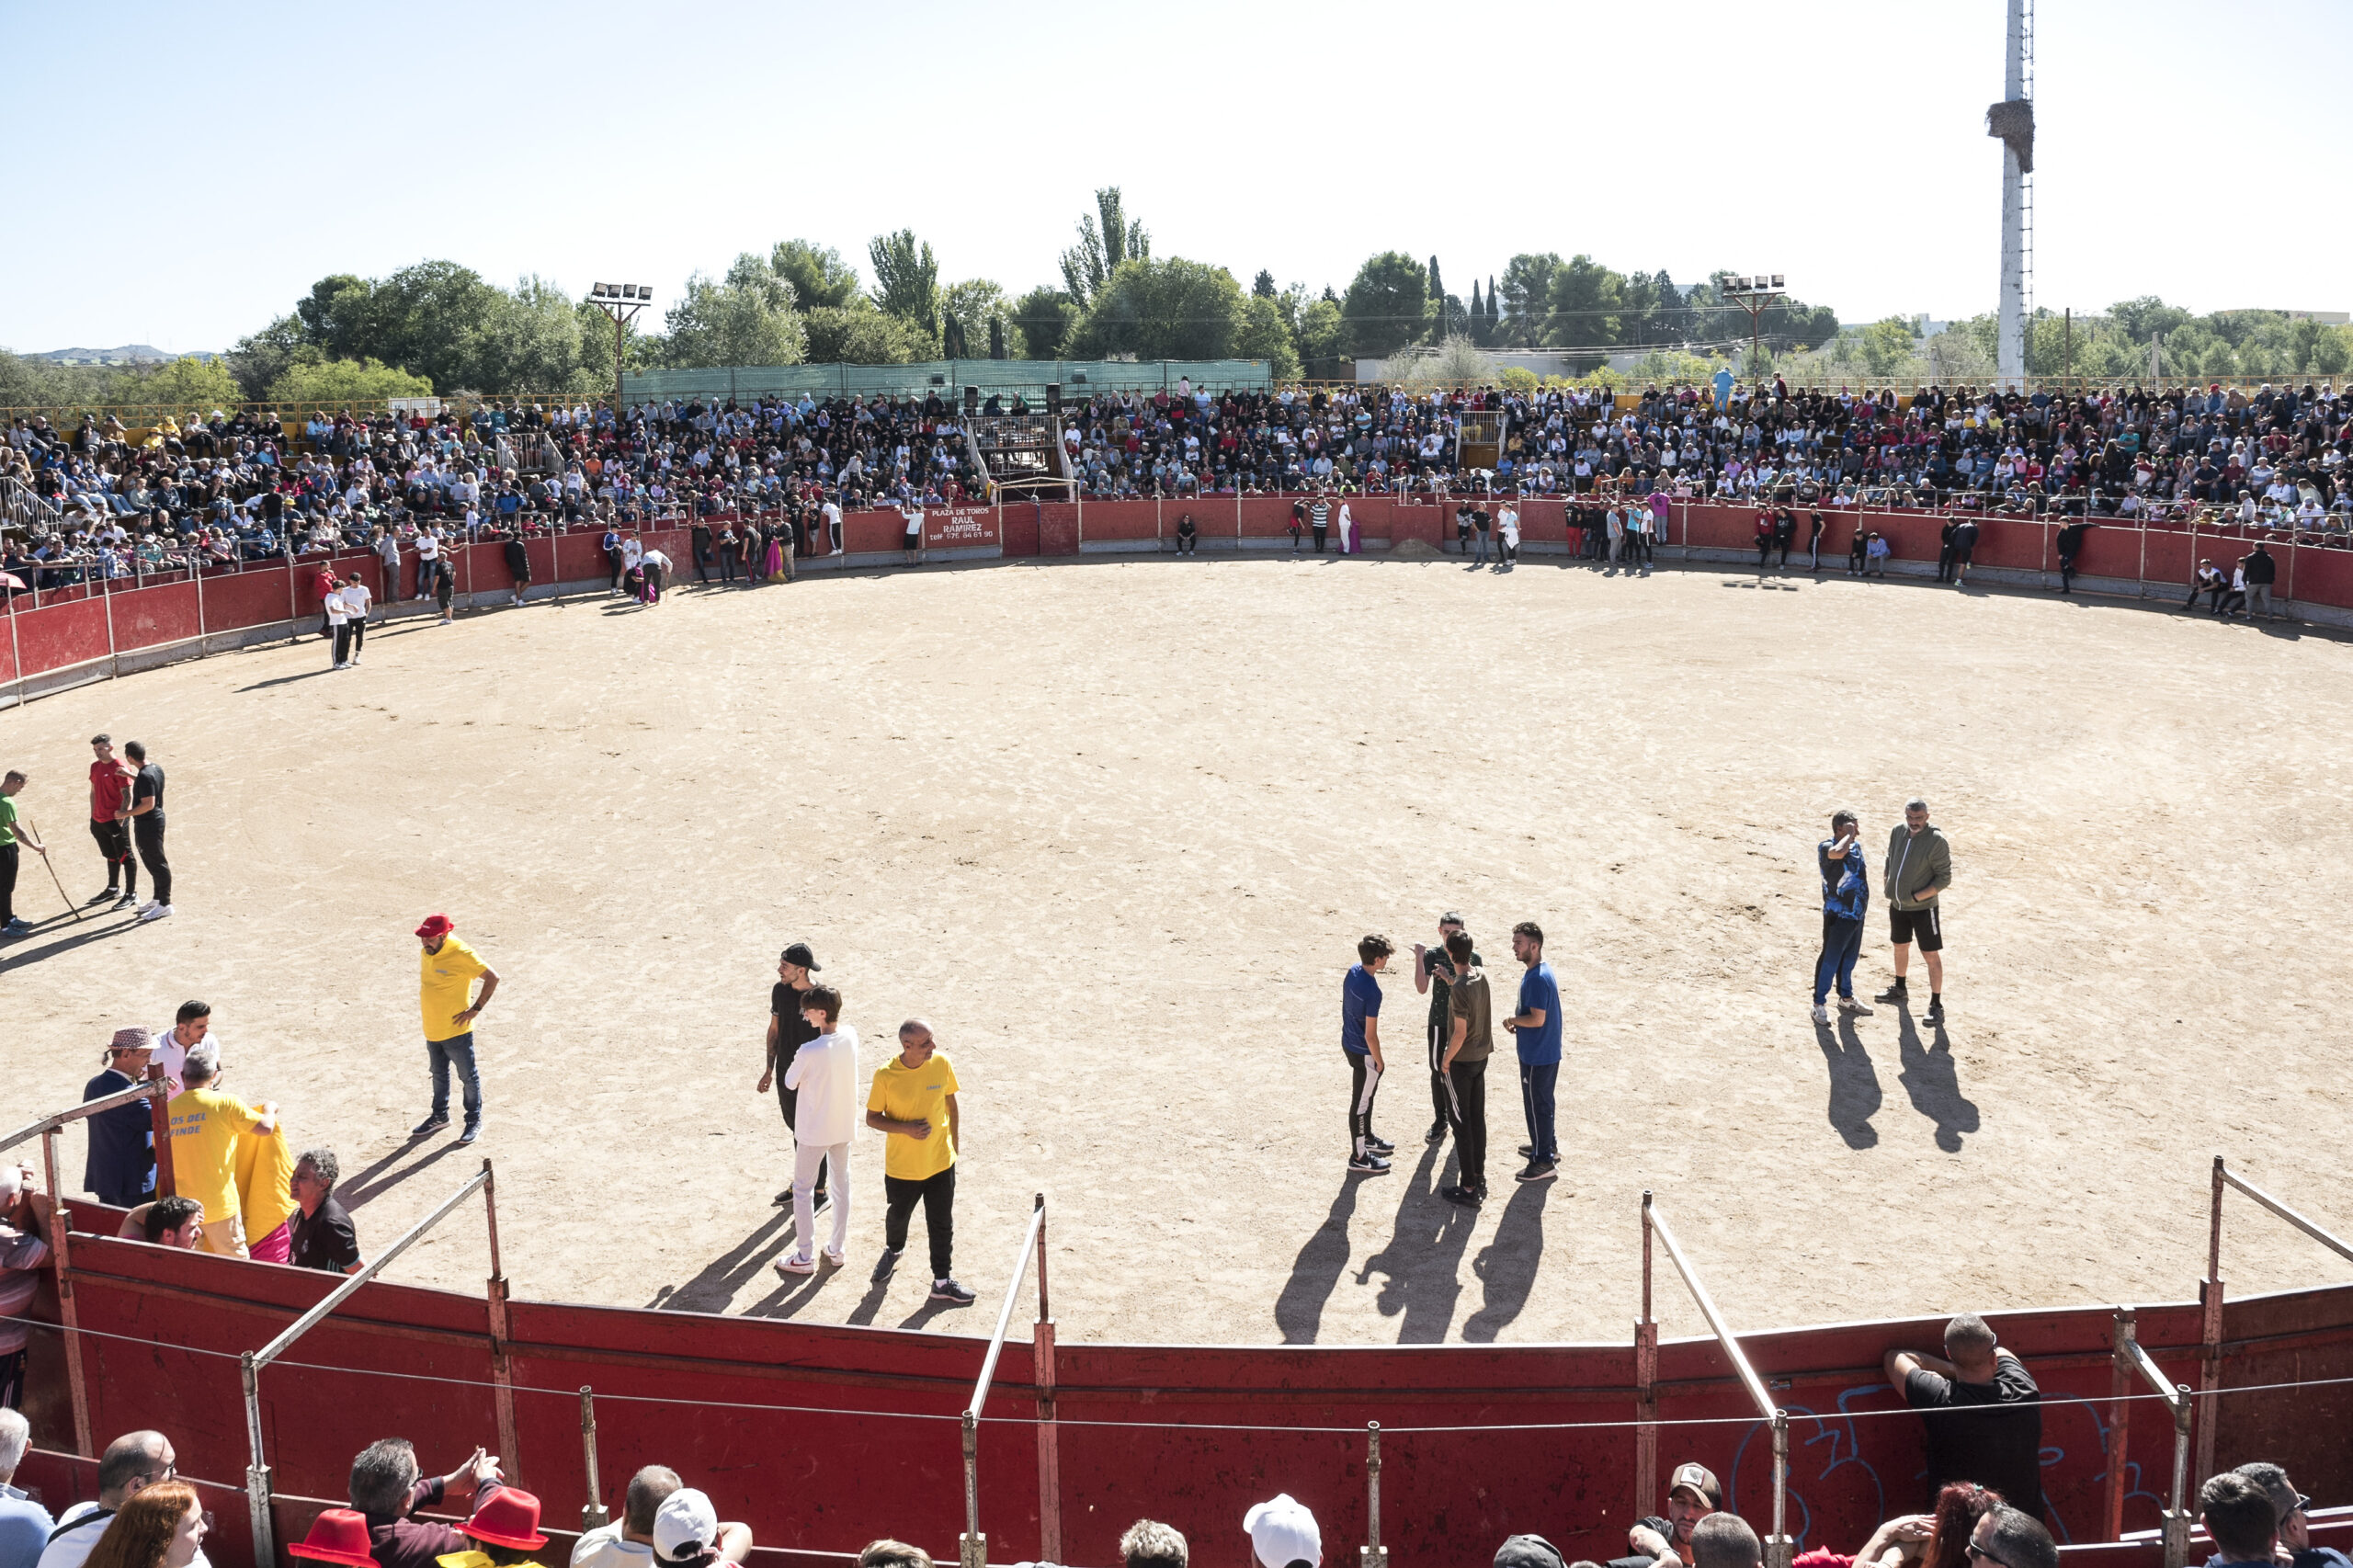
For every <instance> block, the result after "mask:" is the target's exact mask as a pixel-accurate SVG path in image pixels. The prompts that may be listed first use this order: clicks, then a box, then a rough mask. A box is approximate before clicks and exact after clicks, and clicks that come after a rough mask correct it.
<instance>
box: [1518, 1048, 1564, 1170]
mask: <svg viewBox="0 0 2353 1568" xmlns="http://www.w3.org/2000/svg"><path fill="white" fill-rule="evenodd" d="M1560 1079H1561V1064H1560V1063H1559V1062H1545V1063H1544V1064H1543V1065H1542V1066H1540V1067H1539V1066H1531V1065H1529V1063H1528V1062H1521V1063H1520V1064H1519V1108H1520V1109H1521V1111H1523V1112H1524V1113H1526V1115H1527V1117H1528V1146H1529V1148H1530V1149H1532V1150H1534V1151H1535V1153H1533V1154H1532V1155H1530V1156H1529V1158H1530V1159H1531V1161H1533V1163H1535V1164H1537V1165H1551V1164H1552V1163H1554V1162H1555V1161H1557V1160H1559V1159H1560V1157H1561V1144H1560V1140H1559V1139H1558V1138H1557V1137H1556V1136H1555V1135H1554V1133H1553V1131H1552V1091H1553V1089H1554V1087H1555V1086H1556V1085H1558V1084H1559V1083H1560Z"/></svg>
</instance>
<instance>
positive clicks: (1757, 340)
mask: <svg viewBox="0 0 2353 1568" xmlns="http://www.w3.org/2000/svg"><path fill="white" fill-rule="evenodd" d="M1781 278H1782V275H1781V274H1780V273H1778V272H1758V273H1753V274H1751V275H1749V276H1747V277H1745V278H1744V277H1741V276H1738V275H1737V274H1735V275H1733V276H1729V277H1727V278H1725V279H1724V282H1723V297H1724V299H1725V301H1726V302H1728V303H1731V304H1734V305H1738V306H1739V307H1740V308H1741V309H1742V310H1745V311H1746V312H1748V367H1749V369H1750V372H1751V373H1752V374H1754V373H1755V368H1756V361H1757V360H1758V359H1759V358H1762V357H1763V353H1764V331H1763V318H1764V315H1765V312H1767V311H1768V310H1769V309H1770V308H1771V307H1772V306H1773V304H1774V302H1775V301H1779V300H1781V299H1784V298H1786V297H1787V295H1786V293H1785V291H1784V290H1783V288H1782V282H1781Z"/></svg>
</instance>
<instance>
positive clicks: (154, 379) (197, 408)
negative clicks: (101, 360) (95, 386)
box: [114, 355, 239, 414]
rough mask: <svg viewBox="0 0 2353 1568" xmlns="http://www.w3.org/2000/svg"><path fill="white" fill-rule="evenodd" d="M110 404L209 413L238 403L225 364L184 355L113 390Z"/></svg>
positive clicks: (215, 359) (235, 387)
mask: <svg viewBox="0 0 2353 1568" xmlns="http://www.w3.org/2000/svg"><path fill="white" fill-rule="evenodd" d="M114 401H116V402H118V403H147V404H150V405H152V406H153V407H156V408H159V409H169V410H172V411H173V412H175V413H189V412H195V413H203V414H210V413H211V412H212V410H214V409H216V408H226V407H228V406H229V405H231V404H233V403H236V402H238V401H239V398H238V393H237V382H236V378H234V377H233V376H232V375H230V373H229V366H228V363H227V361H225V360H223V359H220V358H212V359H199V358H196V357H195V356H193V355H184V356H182V357H181V358H177V359H167V360H165V362H164V363H163V364H161V365H159V366H157V367H156V368H155V369H153V370H151V371H148V372H146V373H145V374H142V375H139V376H136V377H134V378H132V379H131V380H128V381H123V382H122V383H120V384H119V386H117V387H116V389H115V392H114Z"/></svg>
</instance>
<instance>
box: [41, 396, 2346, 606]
mask: <svg viewBox="0 0 2353 1568" xmlns="http://www.w3.org/2000/svg"><path fill="white" fill-rule="evenodd" d="M1033 412H1034V411H1033V410H1031V409H1030V408H1029V405H1028V404H1026V403H1022V402H1021V401H1020V399H1019V396H1018V394H1015V395H1014V396H1013V397H1012V398H1011V399H1009V400H1006V401H1004V402H1001V401H1000V400H999V399H998V398H996V397H995V396H992V397H991V398H990V400H989V403H988V404H987V406H986V408H985V409H984V410H975V411H974V413H975V414H976V415H977V418H975V417H974V415H968V414H967V413H966V411H965V409H964V407H963V406H961V405H960V404H959V403H957V402H956V401H955V400H954V399H952V398H943V397H941V396H939V395H938V393H937V392H935V393H933V394H932V395H930V396H927V397H925V398H922V399H916V398H912V397H879V396H878V397H874V398H871V399H865V400H860V399H858V398H839V397H835V398H826V399H824V400H819V399H817V398H815V397H814V396H813V395H810V394H805V393H804V394H802V395H801V396H800V397H799V398H798V399H789V398H782V397H777V398H760V399H748V400H746V401H745V402H744V403H740V404H739V403H733V402H726V403H715V404H706V403H697V402H684V403H678V402H665V403H640V404H634V405H631V406H630V407H628V408H627V409H625V410H624V411H623V413H622V415H620V419H619V421H618V423H617V422H616V420H615V417H614V414H613V411H612V410H611V409H610V408H606V407H591V406H589V405H587V404H585V403H554V404H546V403H538V402H533V401H530V400H497V401H493V402H486V403H480V404H477V405H474V406H472V408H470V409H467V410H465V411H463V412H462V413H461V412H460V411H458V410H457V409H455V408H451V409H449V410H446V411H443V412H440V413H438V414H432V415H428V414H426V413H422V412H415V413H404V414H381V415H365V414H360V413H356V412H352V411H348V410H346V411H341V412H336V413H333V414H327V413H315V414H312V415H307V416H305V417H304V418H302V419H301V420H298V421H286V420H280V419H279V418H278V417H277V416H276V415H274V414H272V413H268V412H266V411H261V410H253V411H242V412H239V413H237V414H235V415H228V414H224V413H222V412H220V411H214V412H213V413H211V414H210V415H205V416H199V415H193V414H191V415H188V417H187V418H185V419H164V420H162V421H160V422H159V423H157V424H156V425H154V426H151V427H145V428H134V427H131V426H125V425H124V424H123V423H122V422H121V421H120V420H119V418H115V417H111V416H109V417H107V418H103V419H102V418H99V417H97V416H96V415H85V417H83V418H82V419H81V420H80V421H79V422H78V423H74V424H72V426H71V427H70V428H61V427H60V426H58V425H56V424H52V423H51V420H50V419H49V418H48V417H47V416H46V415H41V414H29V415H17V416H16V417H15V418H13V419H12V421H11V424H10V427H9V430H8V446H7V450H6V454H5V457H0V462H5V469H0V488H5V490H6V495H7V499H8V527H9V532H8V537H7V570H8V571H9V572H11V573H12V574H15V575H17V577H19V578H20V579H22V580H23V581H24V582H26V583H27V584H28V585H32V586H38V587H40V588H42V589H48V588H54V587H59V586H64V585H72V584H74V583H78V582H83V581H86V580H88V579H91V578H97V577H127V576H139V575H143V574H148V573H156V572H169V571H175V570H183V569H186V568H188V567H189V566H191V565H203V566H221V565H226V564H230V563H233V562H243V561H255V560H263V559H268V558H271V557H275V556H279V555H282V554H286V553H303V552H308V551H322V550H324V551H334V550H338V549H347V548H368V547H372V546H378V545H380V544H381V541H382V540H384V539H385V538H386V537H388V536H389V537H391V538H392V539H394V540H398V541H404V542H405V541H407V540H413V539H414V538H415V536H416V535H417V533H418V532H419V531H420V530H428V531H430V530H438V531H439V532H440V533H442V534H443V535H445V536H447V537H451V538H457V539H466V540H472V539H479V538H488V537H501V536H505V535H509V534H516V533H520V534H524V535H532V534H538V533H543V532H547V531H551V530H562V529H565V528H581V527H615V526H618V527H621V528H636V527H648V526H654V525H658V524H661V523H665V522H675V521H676V520H680V519H684V518H687V517H719V516H734V517H753V516H769V517H781V518H790V520H791V521H792V522H793V523H794V524H795V525H796V527H795V532H796V535H797V536H798V537H800V538H801V539H802V540H804V547H805V541H806V540H807V539H808V537H809V528H808V527H807V525H808V523H809V522H810V521H811V520H812V519H813V516H814V514H815V513H816V511H817V509H818V508H820V507H821V506H824V505H825V504H827V503H832V504H834V505H836V506H839V507H841V508H842V509H844V510H852V509H857V508H859V507H873V506H885V507H888V506H897V507H902V508H908V507H920V506H954V505H957V504H959V503H967V504H970V503H974V502H985V501H986V500H988V499H991V498H992V497H993V496H994V495H995V485H996V481H997V479H998V478H999V477H1001V476H1000V475H995V474H993V473H992V472H990V469H989V466H988V460H987V459H986V457H985V456H984V454H983V450H982V448H981V446H980V445H979V443H977V442H976V441H975V440H973V439H972V438H970V437H971V435H972V426H974V425H975V424H978V423H982V422H985V421H987V420H990V419H993V418H996V417H1000V416H1002V415H1029V414H1032V413H1033ZM1053 412H1054V413H1055V414H1056V415H1058V418H1057V420H1056V426H1057V427H1058V428H1059V430H1060V432H1061V449H1062V450H1061V452H1060V454H1059V455H1058V457H1057V458H1056V460H1055V472H1056V473H1057V475H1058V478H1059V481H1060V483H1061V484H1062V486H1063V493H1072V492H1074V493H1075V494H1079V495H1081V496H1084V497H1087V498H1095V499H1122V498H1128V497H1161V498H1177V499H1184V498H1190V497H1195V496H1203V495H1262V494H1290V493H1294V492H1314V491H1331V492H1333V493H1336V494H1341V495H1347V494H1392V495H1400V496H1404V495H1415V494H1419V495H1439V494H1449V493H1450V492H1455V491H1461V490H1464V489H1477V490H1493V491H1495V492H1500V493H1506V494H1511V493H1517V494H1525V495H1535V496H1560V497H1569V496H1580V495H1582V496H1592V495H1597V494H1649V493H1652V492H1654V491H1660V492H1664V493H1665V494H1670V495H1673V496H1675V497H1677V498H1683V499H1694V500H1713V501H1719V502H1731V503H1736V504H1746V503H1752V502H1754V503H1756V504H1760V505H1761V504H1773V505H1779V506H1844V507H1857V508H1866V509H1873V510H1909V509H1927V508H1937V509H1947V510H1961V511H1972V512H1979V513H1983V514H1984V515H1988V516H2003V517H2113V518H2120V519H2126V520H2131V519H2135V518H2145V519H2150V520H2168V519H2181V518H2186V517H2200V518H2202V519H2204V520H2206V521H2208V522H2213V523H2226V524H2236V525H2238V526H2240V527H2243V528H2277V529H2280V530H2283V531H2290V532H2292V533H2294V534H2296V535H2300V536H2309V538H2310V539H2311V540H2313V541H2314V542H2320V541H2325V540H2332V539H2337V540H2341V539H2343V538H2345V537H2346V535H2347V530H2348V527H2353V486H2348V485H2347V483H2346V482H2345V464H2346V461H2347V456H2348V454H2353V406H2348V402H2347V398H2346V397H2345V396H2344V395H2342V394H2341V393H2340V392H2338V391H2337V390H2336V388H2335V387H2334V386H2333V385H2327V384H2323V385H2310V384H2308V385H2305V386H2302V387H2295V386H2288V385H2282V386H2279V387H2273V386H2269V385H2262V386H2258V387H2256V388H2253V389H2247V388H2242V387H2232V388H2227V389H2226V388H2224V387H2222V386H2221V385H2219V384H2216V385H2213V386H2210V387H2206V388H2199V387H2176V388H2171V389H2167V390H2161V391H2149V390H2144V389H2143V388H2141V387H2138V386H2116V387H2109V388H2105V389H2099V390H2086V391H2081V392H2071V393H2063V394H2060V393H2053V392H2049V391H2043V390H2038V391H2035V392H2031V393H2021V392H2007V393H2003V392H1993V391H1991V390H1982V389H1977V388H1972V387H1967V386H1962V387H1957V388H1953V389H1949V390H1948V389H1945V388H1941V387H1926V388H1920V389H1917V390H1915V391H1911V392H1903V393H1899V392H1895V391H1894V390H1893V389H1879V390H1876V391H1873V390H1864V391H1860V392H1821V391H1802V390H1800V391H1792V390H1791V389H1790V388H1789V387H1788V386H1786V385H1785V384H1782V383H1780V382H1778V381H1777V382H1774V383H1771V384H1767V385H1758V386H1755V387H1750V388H1737V387H1723V388H1714V387H1695V386H1684V387H1670V388H1659V387H1653V388H1650V389H1647V390H1645V391H1643V392H1641V393H1639V394H1629V393H1626V392H1611V391H1609V390H1608V389H1606V388H1602V387H1597V386H1594V387H1589V386H1583V385H1570V384H1561V385H1556V386H1552V387H1549V388H1542V389H1538V390H1534V391H1504V390H1499V389H1496V388H1493V387H1488V388H1480V389H1458V390H1455V391H1451V392H1438V391H1414V390H1409V389H1407V388H1404V387H1398V386H1378V385H1363V386H1358V385H1335V386H1314V387H1305V386H1302V387H1299V388H1292V389H1285V390H1279V391H1274V392H1254V391H1242V390H1224V391H1219V390H1214V389H1211V388H1207V387H1202V388H1194V387H1192V386H1190V385H1184V386H1180V387H1178V388H1176V389H1171V390H1168V391H1163V392H1155V393H1150V394H1144V393H1134V392H1130V393H1103V394H1097V395H1095V396H1092V397H1089V398H1086V399H1083V400H1074V401H1073V402H1072V403H1069V404H1068V405H1066V406H1064V407H1062V408H1060V409H1058V410H1055V411H1053ZM1474 412H1475V413H1492V414H1495V415H1500V429H1499V438H1498V439H1497V440H1496V441H1495V443H1494V445H1493V446H1492V447H1490V448H1488V449H1485V450H1486V452H1487V453H1488V454H1490V455H1491V461H1489V462H1486V463H1482V464H1481V465H1479V466H1478V467H1477V468H1476V470H1475V471H1471V472H1466V470H1469V468H1470V465H1469V464H1467V463H1466V462H1465V460H1464V456H1463V451H1462V448H1461V442H1460V440H1459V437H1460V436H1461V427H1462V424H1463V415H1465V414H1468V413H1474Z"/></svg>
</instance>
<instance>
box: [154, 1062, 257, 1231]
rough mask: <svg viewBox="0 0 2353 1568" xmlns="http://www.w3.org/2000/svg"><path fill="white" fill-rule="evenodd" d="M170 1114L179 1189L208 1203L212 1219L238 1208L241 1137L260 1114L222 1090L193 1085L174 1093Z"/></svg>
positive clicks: (207, 1217) (174, 1170) (207, 1215)
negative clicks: (193, 1087) (238, 1146)
mask: <svg viewBox="0 0 2353 1568" xmlns="http://www.w3.org/2000/svg"><path fill="white" fill-rule="evenodd" d="M170 1116H171V1119H172V1183H173V1186H174V1187H175V1188H176V1190H177V1192H178V1193H179V1195H180V1196H181V1197H182V1198H192V1199H196V1201H198V1202H199V1203H201V1204H203V1205H204V1219H205V1222H206V1223H207V1224H210V1223H211V1222H212V1221H215V1220H226V1219H228V1218H229V1217H230V1216H231V1215H233V1214H235V1213H237V1212H238V1210H239V1209H240V1207H241V1205H240V1204H239V1203H238V1201H237V1138H238V1135H239V1134H241V1133H244V1132H246V1131H250V1130H251V1129H252V1128H253V1127H254V1126H255V1124H256V1123H257V1122H259V1121H260V1120H261V1113H260V1112H258V1111H256V1110H255V1109H254V1108H253V1107H251V1106H249V1105H247V1104H246V1103H245V1102H244V1101H243V1100H241V1099H238V1098H236V1097H234V1096H230V1095H224V1094H222V1093H221V1092H220V1091H219V1090H217V1089H188V1090H185V1091H183V1092H182V1093H179V1094H176V1095H174V1096H172V1102H171V1108H170Z"/></svg>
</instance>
